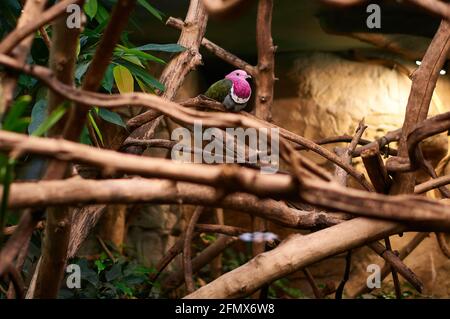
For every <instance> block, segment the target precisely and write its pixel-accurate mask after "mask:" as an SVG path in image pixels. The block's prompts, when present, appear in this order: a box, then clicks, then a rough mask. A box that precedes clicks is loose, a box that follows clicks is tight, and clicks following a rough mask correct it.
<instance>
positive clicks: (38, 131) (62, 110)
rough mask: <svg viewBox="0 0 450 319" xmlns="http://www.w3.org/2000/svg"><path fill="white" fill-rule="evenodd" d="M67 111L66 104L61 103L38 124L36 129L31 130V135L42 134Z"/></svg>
mask: <svg viewBox="0 0 450 319" xmlns="http://www.w3.org/2000/svg"><path fill="white" fill-rule="evenodd" d="M66 111H67V107H66V105H65V104H64V103H63V104H61V105H60V106H58V107H57V108H56V109H55V110H53V112H52V113H51V114H50V115H49V116H48V117H47V118H46V119H45V120H44V121H43V122H42V123H41V124H40V125H39V126H38V128H37V129H36V130H34V131H33V133H32V134H31V135H33V136H42V135H44V134H45V133H47V131H48V130H49V129H51V128H52V127H53V125H55V124H56V123H58V121H59V120H60V119H61V118H62V117H63V116H64V114H65V113H66Z"/></svg>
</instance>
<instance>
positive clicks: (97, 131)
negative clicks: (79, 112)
mask: <svg viewBox="0 0 450 319" xmlns="http://www.w3.org/2000/svg"><path fill="white" fill-rule="evenodd" d="M88 119H89V122H90V123H91V125H92V128H93V129H94V131H95V134H97V136H98V138H99V139H100V143H101V144H102V145H103V135H102V132H100V129H99V128H98V126H97V123H96V122H95V120H94V117H93V116H92V113H91V112H89V113H88Z"/></svg>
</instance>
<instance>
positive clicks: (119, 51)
mask: <svg viewBox="0 0 450 319" xmlns="http://www.w3.org/2000/svg"><path fill="white" fill-rule="evenodd" d="M114 55H115V56H118V57H121V58H125V56H136V57H139V58H141V59H143V60H145V61H154V62H157V63H161V64H166V61H164V60H163V59H160V58H158V57H156V56H154V55H151V54H148V53H145V52H142V51H140V50H136V49H128V48H127V47H124V46H123V45H120V44H119V45H118V46H117V48H116V49H115V50H114ZM130 62H132V63H134V62H133V61H130ZM135 64H136V63H135ZM142 67H143V66H142Z"/></svg>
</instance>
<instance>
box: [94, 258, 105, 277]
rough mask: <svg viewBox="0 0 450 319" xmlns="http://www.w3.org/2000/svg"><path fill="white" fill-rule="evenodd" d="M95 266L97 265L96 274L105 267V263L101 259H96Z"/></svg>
mask: <svg viewBox="0 0 450 319" xmlns="http://www.w3.org/2000/svg"><path fill="white" fill-rule="evenodd" d="M95 266H97V273H98V274H99V273H101V272H102V271H103V270H105V269H106V265H105V264H104V263H103V262H102V261H101V260H96V261H95Z"/></svg>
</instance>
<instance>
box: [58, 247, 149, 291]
mask: <svg viewBox="0 0 450 319" xmlns="http://www.w3.org/2000/svg"><path fill="white" fill-rule="evenodd" d="M115 259H116V260H114V261H113V260H111V259H110V258H109V257H108V256H107V255H106V254H105V253H102V254H101V255H100V256H99V257H98V258H97V259H96V260H94V261H88V260H87V259H78V260H74V261H71V263H76V264H78V265H79V266H80V269H81V288H79V289H68V288H63V289H61V291H60V296H59V297H60V298H64V299H71V298H127V299H128V298H148V297H149V295H150V289H151V287H152V285H153V286H154V285H155V283H152V282H150V280H149V275H150V274H152V273H153V272H154V271H155V270H154V269H153V268H148V267H145V266H143V265H140V264H138V263H137V262H136V261H130V260H128V259H127V258H125V257H124V256H117V255H116V258H115Z"/></svg>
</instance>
